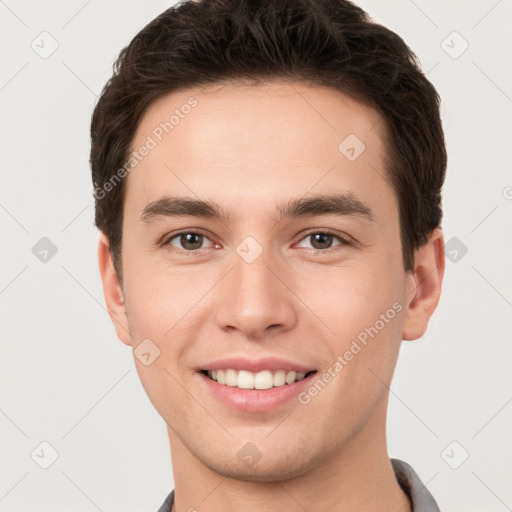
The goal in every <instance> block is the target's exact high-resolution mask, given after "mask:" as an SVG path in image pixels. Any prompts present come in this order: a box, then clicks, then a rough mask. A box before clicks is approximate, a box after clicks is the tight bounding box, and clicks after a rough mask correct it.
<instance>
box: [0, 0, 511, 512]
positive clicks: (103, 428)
mask: <svg viewBox="0 0 512 512" xmlns="http://www.w3.org/2000/svg"><path fill="white" fill-rule="evenodd" d="M358 3H359V4H360V5H361V6H362V7H363V8H365V9H366V10H368V11H369V12H370V14H372V15H373V17H374V18H375V19H376V20H377V21H379V22H380V23H383V24H384V25H386V26H388V27H389V28H391V29H392V30H395V31H396V32H397V33H398V34H400V35H401V36H402V37H403V38H404V39H405V40H406V42H407V43H408V44H409V45H410V46H411V48H412V49H413V50H414V51H415V52H416V53H417V55H418V56H419V58H420V60H421V63H422V66H423V68H424V70H425V71H428V77H429V78H430V79H431V80H432V82H433V83H434V85H435V86H436V88H437V89H438V91H439V93H440V95H441V97H442V101H443V105H442V114H443V121H444V127H445V132H446V137H447V143H448V151H449V166H448V176H447V181H446V186H445V188H444V208H445V220H444V231H445V237H446V240H447V241H449V240H450V239H452V238H453V237H456V238H457V239H458V242H457V241H455V242H453V241H452V246H451V247H452V254H451V257H452V259H454V258H456V261H455V262H452V261H450V260H448V261H447V268H446V276H445V282H444V290H443V296H442V299H441V302H440V305H439V307H438V310H437V311H436V313H435V315H434V317H433V319H432V321H431V323H430V327H429V330H428V333H427V334H426V335H425V336H424V337H423V338H422V339H421V340H418V341H415V342H404V343H403V346H402V352H401V356H400V360H399V363H398V366H397V369H396V373H395V378H394V380H393V383H392V386H391V395H390V408H389V422H388V423H389V426H388V430H389V452H390V455H391V456H392V457H398V458H401V459H403V460H406V461H408V462H409V463H410V464H411V465H412V466H413V467H414V468H415V469H416V471H417V472H418V473H419V475H420V477H421V478H422V480H423V481H424V483H426V485H427V486H428V488H429V489H430V490H431V492H432V493H433V494H434V496H435V497H436V499H437V500H438V502H439V504H440V506H441V508H442V510H443V511H454V512H456V511H461V510H464V511H467V512H472V511H475V512H476V511H482V510H485V511H487V512H494V511H495V512H501V511H505V510H511V507H512V487H511V485H510V475H511V474H512V437H511V436H510V432H512V428H511V427H512V403H511V401H512V387H511V385H510V384H511V377H510V373H511V372H510V367H511V365H512V356H511V341H512V339H511V312H512V311H511V308H512V272H511V269H510V263H509V262H510V261H512V242H511V229H510V228H511V224H512V223H511V220H512V200H511V199H512V175H511V172H510V164H511V161H512V159H511V142H512V139H511V131H512V130H511V128H510V127H511V125H512V72H511V67H510V62H511V61H512V44H511V38H510V29H511V27H512V1H511V0H500V1H496V0H480V1H475V0H471V1H467V0H465V1H462V0H459V1H440V0H435V1H427V0H416V1H415V2H413V1H412V0H396V1H388V2H383V1H382V0H380V1H379V0H364V1H359V2H358ZM169 5H171V2H166V1H163V0H153V1H150V2H141V1H135V0H129V1H126V0H125V1H123V2H121V1H113V0H108V1H105V0H103V1H101V2H100V1H99V0H89V1H84V0H72V1H66V2H64V1H57V0H51V1H50V0H48V1H45V2H39V1H36V0H25V1H22V0H0V44H1V48H2V63H1V67H0V106H1V117H0V129H1V132H0V141H1V145H2V147H1V154H0V158H1V160H0V162H1V169H2V172H1V180H2V181H1V189H0V225H1V234H2V237H1V240H2V245H1V246H2V251H1V262H0V308H1V318H0V320H1V340H0V341H1V356H0V450H1V451H0V510H2V511H4V512H13V511H16V512H24V511H41V512H43V511H52V512H57V511H66V512H67V511H69V510H74V511H84V512H89V511H91V512H94V511H95V510H100V511H105V512H106V511H121V510H123V511H142V510H148V511H154V510H156V509H157V508H158V506H159V505H160V504H161V503H162V501H163V499H164V497H165V496H166V495H167V493H168V492H170V490H171V489H172V488H173V486H174V484H173V479H172V469H171V464H170V454H169V447H168V440H167V434H166V429H165V424H164V421H163V420H162V419H161V418H160V416H159V415H158V414H157V412H156V411H155V410H154V409H153V407H152V405H151V404H150V402H149V399H148V398H147V397H146V395H145V393H144V391H143V389H142V386H141V384H140V382H139V379H138V376H137V373H136V370H135V367H134V363H133V358H132V354H131V350H130V348H129V347H126V346H125V345H123V344H122V343H121V342H120V341H118V340H117V338H116V336H115V333H114V329H113V327H112V325H111V322H110V319H109V317H108V315H107V313H106V311H105V308H104V302H103V295H102V290H101V285H100V278H99V273H98V270H97V263H96V245H97V239H98V233H97V232H96V230H95V228H94V227H93V210H94V208H93V198H92V185H91V182H90V171H89V167H88V154H89V122H90V116H91V113H92V109H93V106H94V104H95V102H96V99H97V96H98V95H99V93H100V91H101V89H102V87H103V85H104V83H105V82H106V80H107V79H108V77H109V76H110V74H111V65H112V63H113V61H114V59H115V57H116V56H117V54H118V52H119V51H120V49H121V48H122V47H123V46H125V45H126V44H127V43H128V42H129V41H130V40H131V38H132V37H133V36H134V35H135V34H136V33H137V31H138V30H139V29H140V28H142V27H143V25H145V24H146V23H147V22H148V21H150V20H151V19H152V18H154V17H155V16H156V15H157V14H159V13H160V12H162V11H163V10H164V9H165V8H167V7H168V6H169ZM43 31H47V32H48V33H49V34H51V38H53V39H55V40H56V41H57V43H58V48H57V50H56V51H55V52H54V53H53V54H52V55H51V56H49V57H48V58H46V59H43V58H41V57H40V55H39V54H38V53H36V51H34V50H33V49H32V47H31V44H32V41H35V42H34V43H33V45H34V46H35V47H36V48H37V49H38V51H39V52H42V51H43V50H44V51H48V50H49V49H50V48H51V44H52V42H51V39H50V38H49V36H40V34H41V32H43ZM453 31H456V32H458V33H459V34H460V36H462V38H463V39H464V40H465V41H467V43H468V44H469V47H468V49H467V50H466V51H465V52H464V53H462V54H461V55H460V56H458V58H453V57H454V56H457V55H458V53H459V52H460V51H461V50H462V49H463V48H464V46H463V45H464V40H463V39H461V38H460V37H459V36H457V35H453V34H452V33H453ZM43 38H46V39H44V40H43ZM443 41H444V43H443ZM36 45H38V46H36ZM447 52H448V53H447ZM449 53H451V56H450V55H449ZM42 237H48V238H49V239H50V240H51V241H52V242H53V243H54V244H55V246H56V247H57V249H58V252H57V253H56V254H55V255H54V256H53V257H51V258H48V261H47V262H46V263H44V262H42V261H40V260H39V259H38V258H37V257H36V256H35V255H34V254H33V252H32V247H33V246H34V245H35V244H36V243H37V242H38V241H39V240H40V239H41V238H42ZM455 243H458V244H459V248H457V246H456V245H453V244H455ZM461 244H464V246H466V247H467V250H468V251H467V253H466V254H463V252H462V251H461V250H460V246H461ZM454 250H456V251H457V253H455V252H453V251H454ZM507 432H508V434H509V435H507V434H506V433H507ZM43 441H46V442H47V443H49V444H50V445H51V446H52V447H53V448H54V449H55V450H56V451H57V452H58V454H59V456H58V458H57V460H56V461H55V462H54V463H53V464H52V465H51V466H50V467H49V468H48V469H42V468H41V467H40V464H44V463H45V462H46V463H49V462H50V461H51V459H50V458H51V448H49V447H48V446H47V445H41V443H42V442H43ZM454 441H455V442H456V444H451V443H453V442H454ZM447 447H448V448H447ZM465 452H467V453H468V454H469V458H468V459H467V460H466V461H464V462H463V463H462V461H463V460H464V456H465ZM31 454H32V455H31ZM461 463H462V464H461ZM450 466H453V467H455V466H460V467H458V469H453V468H452V467H450ZM397 512H398V511H397Z"/></svg>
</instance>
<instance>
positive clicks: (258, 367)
mask: <svg viewBox="0 0 512 512" xmlns="http://www.w3.org/2000/svg"><path fill="white" fill-rule="evenodd" d="M228 368H232V369H233V370H247V371H250V372H253V373H257V372H260V371H262V370H274V371H275V370H286V371H292V370H295V371H297V372H304V373H307V372H310V371H313V370H315V368H312V367H310V366H304V365H303V364H299V363H294V362H293V361H288V360H286V359H280V358H277V357H262V358H259V359H248V358H247V357H244V356H239V357H229V358H225V359H216V360H214V361H210V362H208V363H204V365H203V366H201V367H200V368H198V370H199V371H201V370H224V369H228Z"/></svg>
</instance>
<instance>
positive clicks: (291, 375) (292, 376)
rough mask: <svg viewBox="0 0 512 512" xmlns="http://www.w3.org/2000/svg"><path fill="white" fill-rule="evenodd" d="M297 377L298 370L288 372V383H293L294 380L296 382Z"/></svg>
mask: <svg viewBox="0 0 512 512" xmlns="http://www.w3.org/2000/svg"><path fill="white" fill-rule="evenodd" d="M295 377H297V372H295V371H293V370H292V371H291V372H288V373H287V374H286V384H291V383H292V382H295Z"/></svg>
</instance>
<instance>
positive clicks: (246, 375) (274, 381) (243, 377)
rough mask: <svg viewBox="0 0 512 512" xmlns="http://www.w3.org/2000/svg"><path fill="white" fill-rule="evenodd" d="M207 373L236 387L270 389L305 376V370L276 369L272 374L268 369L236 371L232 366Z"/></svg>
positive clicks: (216, 379)
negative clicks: (256, 371) (254, 371)
mask: <svg viewBox="0 0 512 512" xmlns="http://www.w3.org/2000/svg"><path fill="white" fill-rule="evenodd" d="M208 375H209V376H210V377H211V378H212V379H213V380H215V381H217V382H218V383H219V384H224V385H226V386H232V387H238V388H241V389H270V388H272V387H278V386H284V385H285V384H293V383H294V382H296V381H299V380H302V379H303V378H304V377H305V375H306V374H305V372H296V371H294V370H291V371H289V372H287V371H286V370H277V371H276V372H275V373H274V374H273V375H272V372H271V371H270V370H262V371H261V372H258V373H253V372H249V371H247V370H240V371H236V370H233V369H232V368H228V369H225V370H208Z"/></svg>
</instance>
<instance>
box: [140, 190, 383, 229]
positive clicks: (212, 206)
mask: <svg viewBox="0 0 512 512" xmlns="http://www.w3.org/2000/svg"><path fill="white" fill-rule="evenodd" d="M276 213H277V214H278V215H279V218H278V221H280V220H283V219H285V218H294V217H315V216H320V215H337V216H343V217H346V216H361V217H363V218H366V219H367V220H370V221H373V220H374V216H373V213H372V210H371V209H370V208H369V206H367V205H366V204H364V203H363V202H362V201H360V200H359V199H357V198H356V197H354V196H353V195H352V194H350V193H348V194H323V195H315V196H309V197H307V198H298V199H291V200H289V201H288V202H287V203H284V204H281V205H278V206H277V207H276ZM180 216H192V217H201V218H205V219H214V220H218V221H221V222H228V221H229V219H230V217H231V214H230V212H228V211H226V210H225V209H224V208H222V207H221V206H220V205H218V204H217V203H215V202H214V201H204V200H201V199H195V198H189V197H171V196H166V197H162V198H160V199H158V200H156V201H153V202H151V203H149V204H148V205H146V207H145V208H144V210H143V211H142V215H141V217H140V220H141V221H142V222H145V223H149V222H151V221H153V220H156V219H158V218H161V217H180Z"/></svg>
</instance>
